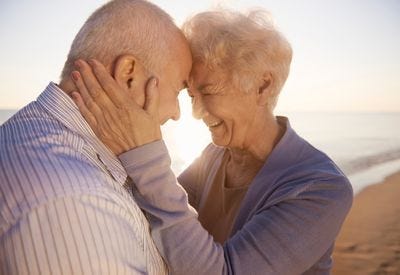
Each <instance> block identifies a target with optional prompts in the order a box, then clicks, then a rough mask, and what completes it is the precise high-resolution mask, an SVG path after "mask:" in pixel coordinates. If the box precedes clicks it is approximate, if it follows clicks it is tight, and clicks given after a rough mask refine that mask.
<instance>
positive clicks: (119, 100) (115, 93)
mask: <svg viewBox="0 0 400 275" xmlns="http://www.w3.org/2000/svg"><path fill="white" fill-rule="evenodd" d="M89 64H90V66H91V67H92V70H93V73H94V74H95V76H96V78H97V80H98V81H99V84H100V85H101V87H102V90H103V91H104V92H105V93H106V94H107V95H108V97H109V98H110V100H111V101H112V102H113V103H114V104H115V105H116V106H117V107H121V105H122V104H123V103H124V97H123V92H124V90H123V89H122V88H121V87H120V86H119V85H118V83H117V82H116V81H115V79H114V78H113V77H112V76H111V75H110V73H109V72H108V71H107V69H106V68H105V67H104V65H103V64H101V63H100V62H99V61H97V60H95V59H91V60H89Z"/></svg>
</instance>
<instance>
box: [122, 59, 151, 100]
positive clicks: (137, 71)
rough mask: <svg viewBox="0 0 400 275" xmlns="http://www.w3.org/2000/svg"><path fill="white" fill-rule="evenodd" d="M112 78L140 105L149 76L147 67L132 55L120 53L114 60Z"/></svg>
mask: <svg viewBox="0 0 400 275" xmlns="http://www.w3.org/2000/svg"><path fill="white" fill-rule="evenodd" d="M114 78H115V80H116V81H117V83H118V84H119V85H120V86H121V87H123V88H125V89H126V90H127V91H129V93H130V94H131V95H132V96H133V97H134V99H135V101H136V102H137V103H138V104H139V105H140V106H142V105H143V104H144V99H145V96H144V95H145V87H146V83H147V81H148V78H149V73H148V71H147V69H146V68H145V67H144V66H143V65H142V64H141V63H140V62H139V61H138V59H137V58H136V57H135V56H133V55H129V54H126V55H121V56H119V57H118V58H117V59H116V60H115V62H114Z"/></svg>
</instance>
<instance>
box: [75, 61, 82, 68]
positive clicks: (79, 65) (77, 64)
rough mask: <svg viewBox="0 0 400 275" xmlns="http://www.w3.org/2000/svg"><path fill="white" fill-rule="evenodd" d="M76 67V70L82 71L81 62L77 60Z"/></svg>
mask: <svg viewBox="0 0 400 275" xmlns="http://www.w3.org/2000/svg"><path fill="white" fill-rule="evenodd" d="M74 65H75V67H76V68H78V69H80V68H81V63H80V60H76V61H75V62H74Z"/></svg>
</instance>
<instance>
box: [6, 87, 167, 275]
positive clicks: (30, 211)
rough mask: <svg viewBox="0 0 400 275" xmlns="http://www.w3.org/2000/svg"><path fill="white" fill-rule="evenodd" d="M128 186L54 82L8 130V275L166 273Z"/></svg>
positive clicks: (116, 164)
mask: <svg viewBox="0 0 400 275" xmlns="http://www.w3.org/2000/svg"><path fill="white" fill-rule="evenodd" d="M126 182H127V174H126V172H125V170H124V168H123V167H122V166H121V163H120V161H119V160H118V159H117V158H116V157H115V156H114V155H113V154H112V152H111V151H109V150H108V149H107V148H106V147H105V145H104V144H103V143H101V142H100V141H99V140H98V139H97V138H96V136H95V135H94V133H93V131H92V130H91V129H90V127H89V125H88V124H87V123H86V121H85V120H84V119H83V117H82V116H81V115H80V113H79V110H78V108H77V107H76V105H75V104H74V102H73V101H72V100H71V99H70V98H69V97H68V95H67V94H66V93H64V92H63V91H62V90H60V89H59V88H58V87H57V85H55V84H54V83H50V84H49V85H48V87H47V88H46V90H45V91H44V92H43V93H42V94H41V95H40V96H39V97H38V99H37V101H35V102H32V103H30V104H29V105H27V106H26V107H25V108H23V109H22V110H20V111H19V112H18V113H17V114H16V115H14V116H13V117H12V118H10V119H9V120H8V121H7V122H6V123H4V124H3V125H2V126H1V127H0V274H166V273H167V269H166V266H165V263H164V262H163V260H162V258H161V256H160V254H159V253H158V250H157V248H156V247H155V245H154V242H153V240H152V239H151V236H150V232H149V224H148V222H147V220H146V218H145V216H144V215H143V213H142V211H141V210H140V208H139V207H138V206H137V204H136V203H135V201H134V199H133V196H132V193H131V190H130V188H125V187H126Z"/></svg>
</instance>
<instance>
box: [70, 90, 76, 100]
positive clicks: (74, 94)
mask: <svg viewBox="0 0 400 275" xmlns="http://www.w3.org/2000/svg"><path fill="white" fill-rule="evenodd" d="M71 97H72V99H73V100H76V99H77V96H76V92H72V93H71Z"/></svg>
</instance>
